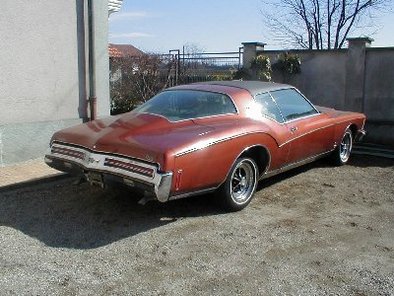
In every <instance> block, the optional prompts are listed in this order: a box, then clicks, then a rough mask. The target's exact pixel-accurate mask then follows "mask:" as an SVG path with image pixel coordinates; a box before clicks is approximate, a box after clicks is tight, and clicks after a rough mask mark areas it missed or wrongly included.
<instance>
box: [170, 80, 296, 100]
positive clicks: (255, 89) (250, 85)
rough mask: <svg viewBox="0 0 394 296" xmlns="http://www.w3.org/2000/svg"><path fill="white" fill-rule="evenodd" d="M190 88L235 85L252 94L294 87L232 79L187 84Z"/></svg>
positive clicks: (183, 87) (183, 86) (184, 86)
mask: <svg viewBox="0 0 394 296" xmlns="http://www.w3.org/2000/svg"><path fill="white" fill-rule="evenodd" d="M189 85H190V87H191V88H192V87H193V86H197V85H198V86H200V85H201V86H204V85H207V86H210V85H218V86H225V87H235V88H241V89H244V90H247V91H248V92H250V93H251V94H252V95H253V96H255V95H257V94H261V93H264V92H268V91H275V90H280V89H288V88H294V87H293V86H291V85H288V84H281V83H275V82H263V81H243V80H232V81H207V82H197V83H192V84H189ZM176 88H177V87H172V88H171V89H176ZM181 88H182V89H185V88H187V85H182V86H181Z"/></svg>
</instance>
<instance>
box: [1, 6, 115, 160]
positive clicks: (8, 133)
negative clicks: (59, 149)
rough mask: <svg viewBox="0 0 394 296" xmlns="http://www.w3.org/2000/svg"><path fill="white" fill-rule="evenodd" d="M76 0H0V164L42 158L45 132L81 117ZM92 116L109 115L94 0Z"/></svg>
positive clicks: (82, 78) (80, 19)
mask: <svg viewBox="0 0 394 296" xmlns="http://www.w3.org/2000/svg"><path fill="white" fill-rule="evenodd" d="M84 2H85V1H83V0H76V1H64V0H35V1H30V0H2V2H1V9H0V40H2V42H0V65H1V69H2V71H0V166H4V165H6V164H10V163H14V162H18V161H23V160H27V159H31V158H36V157H39V156H42V155H43V153H44V152H45V149H46V148H47V146H48V142H49V139H50V137H51V135H52V134H53V131H55V130H57V129H59V128H62V127H64V126H68V125H70V124H75V123H78V122H82V121H83V117H86V112H85V111H84V108H85V110H86V104H85V99H86V88H87V85H86V83H87V80H86V75H85V74H84V72H85V71H84V70H85V69H86V62H85V60H84V58H85V54H84V50H85V44H86V40H85V31H86V29H85V28H84V15H85V14H84V13H83V10H84V7H85V6H86V4H84ZM94 4H95V17H96V21H95V25H96V32H97V33H96V57H95V60H96V72H97V98H98V106H99V108H98V111H99V112H98V114H99V116H105V115H108V114H109V87H108V53H107V36H108V29H107V27H108V20H107V18H108V7H107V1H106V0H95V1H94Z"/></svg>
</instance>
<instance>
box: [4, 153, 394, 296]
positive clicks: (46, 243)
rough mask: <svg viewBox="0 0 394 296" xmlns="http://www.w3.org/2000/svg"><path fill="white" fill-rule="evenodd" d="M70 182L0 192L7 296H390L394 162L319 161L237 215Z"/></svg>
mask: <svg viewBox="0 0 394 296" xmlns="http://www.w3.org/2000/svg"><path fill="white" fill-rule="evenodd" d="M73 181H74V180H73V179H71V178H67V179H63V180H60V181H56V182H50V183H45V182H43V183H42V184H38V185H37V184H35V185H31V186H29V185H26V186H24V187H22V188H19V189H13V190H8V191H7V190H6V191H4V190H3V191H1V192H0V249H1V253H0V287H1V288H0V294H1V295H357V296H362V295H394V160H388V159H384V158H373V157H366V156H353V158H352V160H351V162H350V164H349V165H346V166H343V167H331V166H330V165H329V164H328V163H327V161H319V162H317V163H315V164H311V165H308V166H306V167H304V168H301V169H296V170H293V171H292V172H289V173H286V174H283V175H281V176H277V177H274V178H271V179H268V180H265V181H263V182H261V184H260V188H259V190H258V192H257V194H256V196H255V198H254V200H253V201H252V202H251V204H250V205H249V206H248V207H247V208H246V209H245V210H243V211H241V212H237V213H230V214H227V213H223V212H221V211H219V210H218V209H217V208H216V206H215V205H214V203H212V202H211V199H212V196H209V195H208V196H202V197H198V198H190V199H185V200H179V201H174V202H170V203H167V204H159V203H156V202H150V203H148V204H147V205H145V206H141V205H139V204H137V201H138V199H137V197H135V196H134V197H133V194H131V193H129V192H126V191H122V190H116V191H114V190H105V191H103V190H101V189H99V188H94V187H90V186H89V185H87V184H86V183H85V184H81V185H74V184H73Z"/></svg>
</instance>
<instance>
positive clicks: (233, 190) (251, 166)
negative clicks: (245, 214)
mask: <svg viewBox="0 0 394 296" xmlns="http://www.w3.org/2000/svg"><path fill="white" fill-rule="evenodd" d="M256 180H257V174H256V165H255V163H254V162H252V161H250V160H249V159H243V160H242V161H240V162H238V163H237V165H236V166H235V168H234V170H233V171H232V173H231V177H230V196H231V199H232V200H233V201H234V202H235V203H236V204H238V205H242V204H244V203H246V202H248V201H249V199H250V198H251V197H252V195H253V193H254V190H255V189H256V184H257V182H256Z"/></svg>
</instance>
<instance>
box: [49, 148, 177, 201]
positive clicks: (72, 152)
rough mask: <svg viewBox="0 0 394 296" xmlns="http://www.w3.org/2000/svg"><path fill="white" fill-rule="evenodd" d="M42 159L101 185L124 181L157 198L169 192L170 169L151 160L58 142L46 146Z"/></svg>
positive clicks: (57, 167) (167, 194)
mask: <svg viewBox="0 0 394 296" xmlns="http://www.w3.org/2000/svg"><path fill="white" fill-rule="evenodd" d="M45 162H46V163H47V165H49V166H50V167H52V168H54V169H57V170H60V171H64V172H68V173H70V174H74V175H84V176H85V177H86V179H87V180H88V181H89V182H90V183H91V184H95V185H100V186H104V184H107V183H108V182H107V181H108V180H111V181H115V182H120V183H124V184H126V185H128V186H131V187H138V188H142V189H143V190H144V191H145V192H147V193H150V194H153V196H154V198H155V199H157V200H158V201H160V202H166V201H168V199H169V196H170V190H171V183H172V172H160V171H158V167H157V166H156V165H154V164H148V163H145V162H140V161H137V160H133V159H129V158H126V157H122V156H118V155H112V154H103V153H97V152H92V151H89V150H87V149H84V148H82V147H75V146H69V145H64V144H60V143H53V145H52V146H51V147H50V148H49V150H48V152H47V153H46V155H45Z"/></svg>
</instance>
